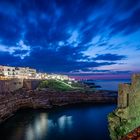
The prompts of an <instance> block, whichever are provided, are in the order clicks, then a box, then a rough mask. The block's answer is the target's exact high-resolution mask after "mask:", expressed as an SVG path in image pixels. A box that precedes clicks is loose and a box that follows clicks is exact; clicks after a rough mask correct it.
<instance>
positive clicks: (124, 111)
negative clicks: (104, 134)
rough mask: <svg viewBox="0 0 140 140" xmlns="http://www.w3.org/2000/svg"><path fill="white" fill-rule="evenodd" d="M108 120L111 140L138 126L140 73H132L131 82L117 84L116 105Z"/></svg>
mask: <svg viewBox="0 0 140 140" xmlns="http://www.w3.org/2000/svg"><path fill="white" fill-rule="evenodd" d="M108 120H109V131H110V136H111V138H112V140H120V139H121V138H122V137H123V136H124V135H126V134H127V133H129V132H130V131H132V130H133V129H135V128H136V127H138V126H140V74H134V75H133V77H132V81H131V84H120V85H119V91H118V107H117V109H116V110H115V111H114V112H112V113H110V114H109V115H108Z"/></svg>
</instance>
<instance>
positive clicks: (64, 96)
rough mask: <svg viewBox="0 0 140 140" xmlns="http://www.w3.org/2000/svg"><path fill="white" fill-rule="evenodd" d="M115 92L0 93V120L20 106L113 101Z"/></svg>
mask: <svg viewBox="0 0 140 140" xmlns="http://www.w3.org/2000/svg"><path fill="white" fill-rule="evenodd" d="M116 94H117V93H115V92H109V91H97V92H96V93H93V94H91V93H90V94H88V93H77V92H65V93H58V92H57V93H56V92H47V91H39V90H27V89H25V88H22V89H19V90H17V91H14V92H5V93H1V94H0V122H2V121H4V120H5V119H7V118H9V117H10V116H11V115H12V114H13V113H14V112H15V111H17V110H18V109H20V108H27V107H30V108H51V107H53V106H62V105H66V104H74V103H83V102H92V103H114V102H116Z"/></svg>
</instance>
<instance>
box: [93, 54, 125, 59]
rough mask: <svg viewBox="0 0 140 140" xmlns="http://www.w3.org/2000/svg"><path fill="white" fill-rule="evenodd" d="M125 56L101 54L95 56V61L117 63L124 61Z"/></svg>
mask: <svg viewBox="0 0 140 140" xmlns="http://www.w3.org/2000/svg"><path fill="white" fill-rule="evenodd" d="M125 58H126V56H124V55H118V54H110V53H108V54H102V55H97V57H96V58H95V60H107V61H117V60H122V59H125Z"/></svg>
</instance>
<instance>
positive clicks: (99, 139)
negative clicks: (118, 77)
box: [0, 105, 115, 140]
mask: <svg viewBox="0 0 140 140" xmlns="http://www.w3.org/2000/svg"><path fill="white" fill-rule="evenodd" d="M114 108H115V106H114V105H100V106H95V105H94V106H93V105H82V106H75V107H74V106H72V107H64V108H59V109H55V110H51V111H46V110H21V111H18V112H17V113H16V115H15V116H13V117H12V118H10V119H9V120H8V121H6V122H5V123H3V124H2V125H0V132H1V135H0V140H85V139H87V140H109V134H108V129H107V114H108V113H109V112H111V111H112V110H113V109H114ZM7 133H8V135H7ZM2 134H3V135H2Z"/></svg>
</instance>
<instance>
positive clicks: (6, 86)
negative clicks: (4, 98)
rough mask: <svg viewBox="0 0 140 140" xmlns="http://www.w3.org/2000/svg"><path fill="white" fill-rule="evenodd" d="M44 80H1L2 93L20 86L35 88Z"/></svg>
mask: <svg viewBox="0 0 140 140" xmlns="http://www.w3.org/2000/svg"><path fill="white" fill-rule="evenodd" d="M41 81H42V80H37V79H8V80H0V93H4V92H13V91H16V90H18V89H20V88H25V89H27V90H34V89H36V88H37V86H38V85H39V83H40V82H41Z"/></svg>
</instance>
